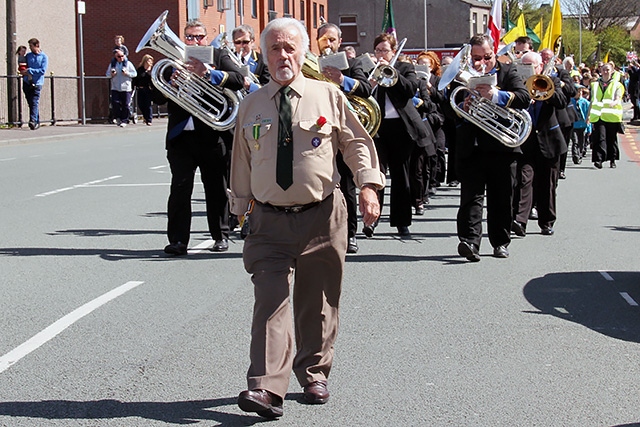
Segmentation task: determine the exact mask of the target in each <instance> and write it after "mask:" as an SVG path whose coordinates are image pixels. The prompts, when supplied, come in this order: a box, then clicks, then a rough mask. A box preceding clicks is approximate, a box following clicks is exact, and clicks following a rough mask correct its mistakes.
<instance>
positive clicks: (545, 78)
mask: <svg viewBox="0 0 640 427" xmlns="http://www.w3.org/2000/svg"><path fill="white" fill-rule="evenodd" d="M555 60H556V56H554V57H553V58H551V59H550V60H549V62H548V63H547V65H545V67H544V70H543V71H542V74H534V75H533V76H531V77H529V78H528V79H527V80H526V81H525V85H526V86H527V90H528V91H529V96H530V97H531V99H533V100H534V101H546V100H547V99H549V98H551V97H552V96H553V94H554V93H555V91H556V88H555V84H554V83H553V80H551V77H549V75H550V74H551V71H552V70H553V67H554V66H555Z"/></svg>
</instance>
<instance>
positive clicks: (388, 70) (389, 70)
mask: <svg viewBox="0 0 640 427" xmlns="http://www.w3.org/2000/svg"><path fill="white" fill-rule="evenodd" d="M406 42H407V38H406V37H405V38H403V39H402V41H401V42H400V45H398V50H397V51H396V54H395V55H394V56H393V58H391V62H389V64H388V65H381V64H380V61H378V62H377V63H376V66H375V67H374V68H373V70H372V71H371V74H369V80H373V81H375V82H376V83H377V84H379V85H380V86H382V87H391V86H393V85H395V84H396V83H398V71H396V69H395V68H393V66H394V65H396V62H397V61H398V57H399V56H400V53H401V52H402V49H403V48H404V45H405V43H406Z"/></svg>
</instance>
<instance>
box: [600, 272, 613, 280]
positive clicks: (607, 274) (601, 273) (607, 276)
mask: <svg viewBox="0 0 640 427" xmlns="http://www.w3.org/2000/svg"><path fill="white" fill-rule="evenodd" d="M598 273H600V275H601V276H602V277H604V279H605V280H608V281H609V282H613V277H611V275H610V274H609V273H607V272H606V271H604V270H598Z"/></svg>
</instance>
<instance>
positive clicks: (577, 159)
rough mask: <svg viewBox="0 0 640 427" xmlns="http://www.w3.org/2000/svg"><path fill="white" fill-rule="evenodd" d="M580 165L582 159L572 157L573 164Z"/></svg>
mask: <svg viewBox="0 0 640 427" xmlns="http://www.w3.org/2000/svg"><path fill="white" fill-rule="evenodd" d="M580 163H582V159H581V158H580V157H578V156H573V164H574V165H579V164H580Z"/></svg>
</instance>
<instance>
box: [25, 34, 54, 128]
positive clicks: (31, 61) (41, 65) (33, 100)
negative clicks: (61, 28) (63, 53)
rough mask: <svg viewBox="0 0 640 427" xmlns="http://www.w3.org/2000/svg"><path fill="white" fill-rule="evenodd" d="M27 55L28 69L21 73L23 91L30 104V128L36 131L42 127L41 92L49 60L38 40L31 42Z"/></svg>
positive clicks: (33, 39) (31, 40) (34, 39)
mask: <svg viewBox="0 0 640 427" xmlns="http://www.w3.org/2000/svg"><path fill="white" fill-rule="evenodd" d="M29 49H31V52H29V53H27V56H26V58H27V67H26V69H24V70H21V71H20V74H22V76H23V82H22V89H23V91H24V96H25V97H26V98H27V103H28V104H29V128H30V129H31V130H36V129H38V128H39V127H40V112H39V109H38V107H39V105H40V91H41V90H42V86H43V85H44V73H46V72H47V66H48V65H49V58H48V57H47V55H46V54H45V53H44V52H43V51H42V49H40V41H39V40H38V39H36V38H32V39H30V40H29Z"/></svg>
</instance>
